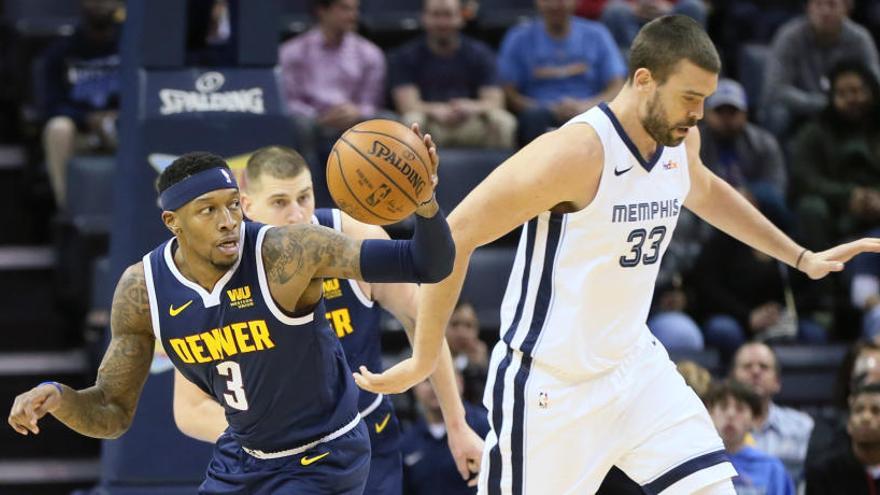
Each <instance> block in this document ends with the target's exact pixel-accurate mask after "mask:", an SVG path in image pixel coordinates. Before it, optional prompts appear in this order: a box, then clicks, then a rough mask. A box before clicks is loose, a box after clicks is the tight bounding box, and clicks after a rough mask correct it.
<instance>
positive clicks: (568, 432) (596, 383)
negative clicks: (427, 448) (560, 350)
mask: <svg viewBox="0 0 880 495" xmlns="http://www.w3.org/2000/svg"><path fill="white" fill-rule="evenodd" d="M489 370H490V376H489V381H488V383H487V384H486V392H485V397H484V403H485V404H486V407H487V408H488V410H489V424H490V425H491V431H490V432H489V434H488V436H487V437H486V447H485V450H484V451H483V461H482V462H483V465H482V469H481V470H480V483H479V493H480V494H481V495H523V494H525V495H545V494H553V495H562V494H578V495H582V494H592V493H595V492H596V490H597V489H598V488H599V486H600V485H601V483H602V480H603V479H604V478H605V475H606V474H607V473H608V470H609V469H611V467H612V466H617V467H619V468H620V469H621V470H623V471H624V472H625V473H626V474H627V475H628V476H629V477H630V478H632V479H633V480H634V481H636V482H637V483H638V484H639V485H641V486H642V487H643V489H644V490H645V493H648V494H659V493H663V494H664V495H667V494H690V493H693V492H694V491H695V490H698V489H699V488H702V487H705V486H707V485H710V484H712V483H716V482H718V481H722V480H724V479H726V478H731V477H733V476H736V471H735V470H734V469H733V466H732V465H731V464H730V462H729V460H728V459H727V456H726V455H725V453H724V445H723V443H722V442H721V439H720V437H719V436H718V433H717V432H716V430H715V426H714V425H713V423H712V420H711V419H710V418H709V414H708V412H707V411H706V408H705V406H704V405H703V403H702V402H701V401H700V399H699V398H698V397H697V395H696V394H695V393H694V391H693V390H692V389H691V388H690V387H688V386H687V385H686V384H685V382H684V379H683V378H682V377H681V375H679V374H678V371H677V370H676V369H675V365H674V364H673V363H672V361H670V359H669V355H668V354H667V353H666V350H665V349H664V348H663V346H662V344H660V343H659V342H657V341H656V339H654V338H653V337H650V338H645V339H643V340H642V343H641V345H638V346H636V347H635V348H634V349H633V352H631V353H630V354H629V356H628V357H627V358H626V359H625V360H624V361H623V362H621V363H620V364H619V365H618V366H617V367H615V368H614V369H612V370H610V371H608V372H606V373H603V374H601V375H599V376H597V377H596V378H593V379H590V380H588V381H582V382H571V381H566V380H563V379H561V378H559V377H558V376H555V375H553V374H551V373H550V372H549V370H547V369H545V368H542V367H541V365H540V364H539V363H536V362H534V361H532V360H531V359H530V358H529V357H527V356H526V357H524V355H523V354H522V353H521V352H519V351H515V350H510V348H509V347H508V346H507V345H506V344H505V343H504V341H503V340H502V341H500V342H499V343H498V345H496V346H495V349H494V350H493V351H492V361H491V365H490V367H489ZM499 377H501V378H500V379H499ZM499 439H500V441H499Z"/></svg>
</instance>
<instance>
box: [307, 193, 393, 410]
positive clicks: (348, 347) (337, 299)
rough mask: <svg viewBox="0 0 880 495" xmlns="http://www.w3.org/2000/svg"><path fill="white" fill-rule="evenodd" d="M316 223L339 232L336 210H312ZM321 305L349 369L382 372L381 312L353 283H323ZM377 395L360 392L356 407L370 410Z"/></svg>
mask: <svg viewBox="0 0 880 495" xmlns="http://www.w3.org/2000/svg"><path fill="white" fill-rule="evenodd" d="M315 217H317V219H318V223H320V224H321V225H323V226H325V227H330V228H331V229H336V230H337V231H339V232H342V219H341V215H340V211H339V210H337V209H325V208H321V209H318V210H315ZM324 305H325V306H326V308H327V313H326V316H327V321H328V322H329V323H330V327H331V328H332V329H333V330H334V331H335V332H336V336H337V337H339V341H340V342H342V348H343V349H345V357H346V359H348V365H349V367H351V369H353V370H357V369H359V368H360V366H362V365H363V366H366V367H367V369H369V370H370V371H372V372H373V373H378V372H380V371H382V345H381V338H382V335H381V333H380V328H379V319H380V318H381V317H382V312H381V311H380V310H379V307H378V306H376V305H374V303H373V301H372V300H371V299H370V298H368V297H367V296H366V295H365V294H364V293H363V291H361V288H360V286H359V285H358V283H357V281H356V280H345V279H338V278H327V279H324ZM375 399H376V394H374V393H372V392H367V391H366V390H361V393H360V400H359V403H358V407H360V409H361V411H363V410H364V409H365V408H367V407H369V406H370V404H372V403H373V401H374V400H375Z"/></svg>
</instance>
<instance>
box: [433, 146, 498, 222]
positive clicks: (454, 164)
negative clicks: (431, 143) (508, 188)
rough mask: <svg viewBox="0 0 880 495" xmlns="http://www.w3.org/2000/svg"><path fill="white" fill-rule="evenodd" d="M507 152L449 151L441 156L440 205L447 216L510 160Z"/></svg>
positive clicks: (481, 150)
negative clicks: (498, 167)
mask: <svg viewBox="0 0 880 495" xmlns="http://www.w3.org/2000/svg"><path fill="white" fill-rule="evenodd" d="M510 155H511V152H510V151H508V150H492V149H464V148H460V149H454V148H453V149H446V148H444V149H443V150H441V152H440V185H439V187H437V201H438V202H439V203H440V206H442V207H443V209H444V210H445V211H446V212H447V213H448V212H450V211H452V209H453V208H455V207H456V206H457V205H458V203H460V202H461V200H462V199H464V197H465V196H467V194H468V193H469V192H471V190H472V189H473V188H474V187H476V185H477V184H479V183H480V182H481V181H482V180H483V179H485V178H486V176H487V175H489V173H491V172H492V170H495V167H497V166H498V165H500V164H501V162H503V161H504V160H506V159H507V158H509V157H510Z"/></svg>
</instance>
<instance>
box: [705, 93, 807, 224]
mask: <svg viewBox="0 0 880 495" xmlns="http://www.w3.org/2000/svg"><path fill="white" fill-rule="evenodd" d="M748 112H749V107H748V103H747V101H746V93H745V91H744V90H743V87H742V86H741V85H740V84H739V83H738V82H736V81H734V80H732V79H721V80H720V81H718V89H717V90H716V91H715V94H713V95H712V96H710V97H709V98H708V99H707V100H706V116H705V119H704V120H703V122H701V123H700V132H701V135H702V138H703V145H702V148H701V149H700V158H702V159H703V163H705V164H706V166H708V167H709V169H710V170H712V171H713V172H715V173H716V174H717V175H719V176H720V177H721V178H723V179H724V180H726V181H727V182H729V183H730V184H731V185H732V186H734V187H735V188H737V189H739V190H740V191H743V192H746V193H748V195H751V197H752V198H753V200H754V201H756V202H757V204H758V207H759V208H760V209H761V211H762V212H763V213H764V214H765V215H767V217H768V218H769V219H770V220H771V221H773V223H775V224H776V225H777V226H778V227H780V228H782V229H783V230H786V229H787V228H788V227H789V226H790V222H791V218H790V217H791V213H790V212H789V210H788V209H787V207H786V206H785V194H786V188H787V185H788V177H787V174H786V168H785V161H784V158H783V155H782V151H781V149H780V147H779V143H778V142H777V141H776V138H774V137H773V135H772V134H770V133H769V132H768V131H766V130H764V129H763V128H761V127H758V126H757V125H755V124H752V123H750V122H749V121H748Z"/></svg>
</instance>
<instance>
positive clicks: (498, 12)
mask: <svg viewBox="0 0 880 495" xmlns="http://www.w3.org/2000/svg"><path fill="white" fill-rule="evenodd" d="M534 15H535V2H534V0H483V1H481V2H480V10H479V11H478V12H477V25H478V26H479V27H480V28H481V29H486V30H497V29H507V28H509V27H511V26H513V25H515V24H518V23H520V22H523V21H526V20H528V19H529V18H530V17H533V16H534Z"/></svg>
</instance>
